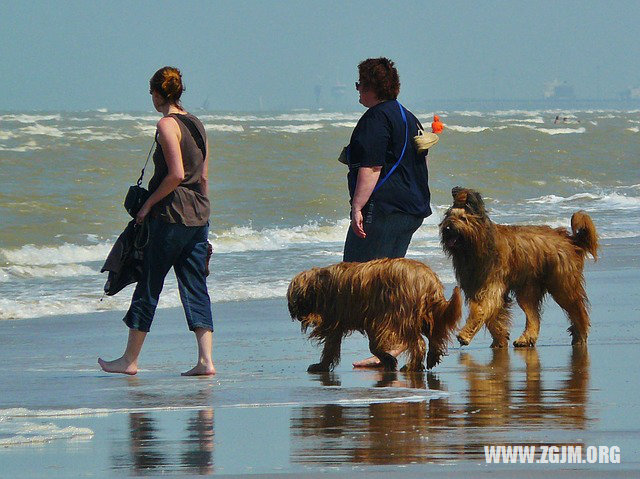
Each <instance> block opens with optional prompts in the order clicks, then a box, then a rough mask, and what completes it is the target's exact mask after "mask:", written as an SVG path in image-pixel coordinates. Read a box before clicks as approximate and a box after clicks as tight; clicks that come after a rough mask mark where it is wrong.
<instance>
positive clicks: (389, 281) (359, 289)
mask: <svg viewBox="0 0 640 479" xmlns="http://www.w3.org/2000/svg"><path fill="white" fill-rule="evenodd" d="M287 300H288V302H289V312H290V313H291V317H292V318H293V319H297V320H298V321H300V323H301V328H302V331H303V332H306V331H307V329H308V328H309V327H311V328H313V331H312V332H311V334H310V335H309V337H310V338H312V339H315V340H317V341H318V342H320V343H324V349H323V351H322V357H321V358H320V362H319V363H318V364H312V365H311V366H309V369H308V371H310V372H318V371H329V370H331V369H333V367H334V366H335V365H337V364H338V362H339V361H340V344H341V342H342V339H343V338H344V337H345V336H347V335H349V334H350V333H352V332H353V331H360V332H361V333H363V334H366V335H367V336H368V337H369V349H370V350H371V353H372V354H374V355H375V356H377V357H378V359H380V362H381V364H382V365H383V366H384V368H385V369H386V370H394V369H395V368H396V366H397V363H398V361H397V359H396V358H394V357H393V356H392V355H390V354H388V353H387V352H386V351H388V350H390V349H392V348H400V347H401V348H406V349H408V351H409V362H408V363H407V366H406V369H407V370H409V371H421V370H423V369H424V359H425V352H426V344H425V341H424V339H423V338H422V335H424V336H426V337H427V338H428V340H429V354H428V355H427V368H429V369H431V368H432V367H433V366H435V365H436V364H438V362H439V361H440V357H441V356H442V355H443V354H444V353H445V352H446V349H447V343H448V341H449V335H450V333H451V332H452V331H453V330H454V329H455V327H456V323H457V322H458V320H459V319H460V317H461V315H462V296H461V294H460V290H459V289H458V288H457V287H456V288H455V289H454V291H453V295H452V296H451V299H450V300H449V301H447V300H446V298H445V297H444V288H443V286H442V283H441V282H440V280H439V279H438V277H437V276H436V274H435V273H434V272H433V271H431V269H430V268H429V267H428V266H426V265H425V264H423V263H420V262H419V261H413V260H409V259H404V258H397V259H388V258H385V259H378V260H373V261H369V262H367V263H338V264H335V265H332V266H328V267H326V268H313V269H310V270H308V271H303V272H302V273H299V274H298V275H297V276H296V277H295V278H293V280H292V281H291V284H290V285H289V290H288V292H287Z"/></svg>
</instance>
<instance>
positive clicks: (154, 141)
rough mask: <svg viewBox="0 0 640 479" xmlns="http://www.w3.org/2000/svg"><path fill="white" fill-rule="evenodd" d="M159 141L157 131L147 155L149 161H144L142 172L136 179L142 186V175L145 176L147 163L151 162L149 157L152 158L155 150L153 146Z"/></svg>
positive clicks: (137, 183)
mask: <svg viewBox="0 0 640 479" xmlns="http://www.w3.org/2000/svg"><path fill="white" fill-rule="evenodd" d="M157 142H158V132H157V131H156V135H155V136H154V137H153V143H151V148H150V149H149V154H148V155H147V161H145V162H144V166H143V167H142V171H141V172H140V178H138V181H136V186H140V185H141V184H142V177H143V176H144V170H145V168H146V167H147V163H149V158H151V152H152V151H153V147H154V146H156V143H157Z"/></svg>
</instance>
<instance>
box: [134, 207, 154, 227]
mask: <svg viewBox="0 0 640 479" xmlns="http://www.w3.org/2000/svg"><path fill="white" fill-rule="evenodd" d="M147 203H148V202H145V204H144V205H142V208H140V211H138V214H137V215H136V224H139V225H141V224H142V222H143V221H144V219H145V218H146V217H147V215H148V214H149V211H150V210H151V208H150V207H148V206H147Z"/></svg>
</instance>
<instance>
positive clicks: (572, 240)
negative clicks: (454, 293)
mask: <svg viewBox="0 0 640 479" xmlns="http://www.w3.org/2000/svg"><path fill="white" fill-rule="evenodd" d="M451 194H452V195H453V200H454V201H453V206H451V207H450V208H449V209H448V210H447V212H446V213H445V217H444V219H443V221H442V223H440V238H441V243H442V247H443V248H444V250H445V252H446V253H447V255H448V256H450V257H451V258H452V259H453V267H454V269H455V273H456V277H457V279H458V283H459V284H460V286H461V287H462V290H463V291H464V293H465V296H466V300H467V302H468V303H469V318H468V319H467V322H466V324H465V325H464V327H463V328H462V330H460V332H459V333H458V341H459V342H460V344H461V345H467V344H469V342H470V341H471V340H472V339H473V337H474V336H475V334H476V333H477V332H478V330H479V329H480V328H481V327H482V326H483V325H485V326H486V327H487V329H488V330H489V332H490V333H491V336H492V337H493V343H492V345H491V346H492V347H504V346H507V345H508V341H509V328H510V311H509V306H510V302H511V299H510V298H511V296H510V295H511V294H512V293H513V294H514V295H515V299H516V300H517V302H518V305H519V306H520V307H521V308H522V309H523V311H524V312H525V315H526V326H525V329H524V332H523V333H522V335H521V336H520V337H519V338H518V339H516V340H515V342H514V343H513V344H514V346H534V345H535V343H536V341H537V339H538V333H539V331H540V306H541V304H542V300H543V298H544V296H545V295H546V293H550V294H551V296H552V297H553V299H554V300H555V301H556V302H557V303H558V304H559V305H560V307H561V308H562V309H564V310H565V312H566V313H567V315H568V317H569V320H570V322H571V326H570V327H569V329H568V331H569V332H570V333H571V337H572V344H584V343H586V342H587V336H588V334H589V326H590V324H589V314H588V311H587V308H588V300H587V294H586V292H585V289H584V276H583V274H582V270H583V267H584V259H585V257H586V255H587V253H589V254H591V255H592V256H593V258H594V259H597V254H598V236H597V234H596V228H595V226H594V225H593V222H592V221H591V218H590V217H589V216H588V215H587V214H586V213H585V212H583V211H578V212H576V213H574V214H573V216H572V217H571V230H572V234H571V233H569V232H568V231H567V230H566V229H565V228H556V229H552V228H550V227H549V226H510V225H498V224H495V223H493V222H492V221H491V220H490V219H489V217H488V216H487V212H486V211H485V207H484V202H483V200H482V197H481V196H480V194H479V193H478V192H476V191H473V190H469V189H464V188H459V187H455V188H453V190H452V191H451Z"/></svg>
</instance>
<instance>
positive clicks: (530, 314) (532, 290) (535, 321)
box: [513, 285, 543, 348]
mask: <svg viewBox="0 0 640 479" xmlns="http://www.w3.org/2000/svg"><path fill="white" fill-rule="evenodd" d="M542 297H543V292H542V291H540V289H539V288H537V287H535V286H533V285H531V286H528V287H526V288H523V289H522V290H519V291H517V292H516V300H517V301H518V305H519V306H520V307H521V308H522V311H524V314H525V316H526V318H527V319H526V322H525V326H524V331H523V332H522V334H521V335H520V337H519V338H518V339H516V340H515V341H514V342H513V345H514V346H515V347H516V348H522V347H527V346H535V345H536V341H537V340H538V334H539V333H540V303H541V302H542Z"/></svg>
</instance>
